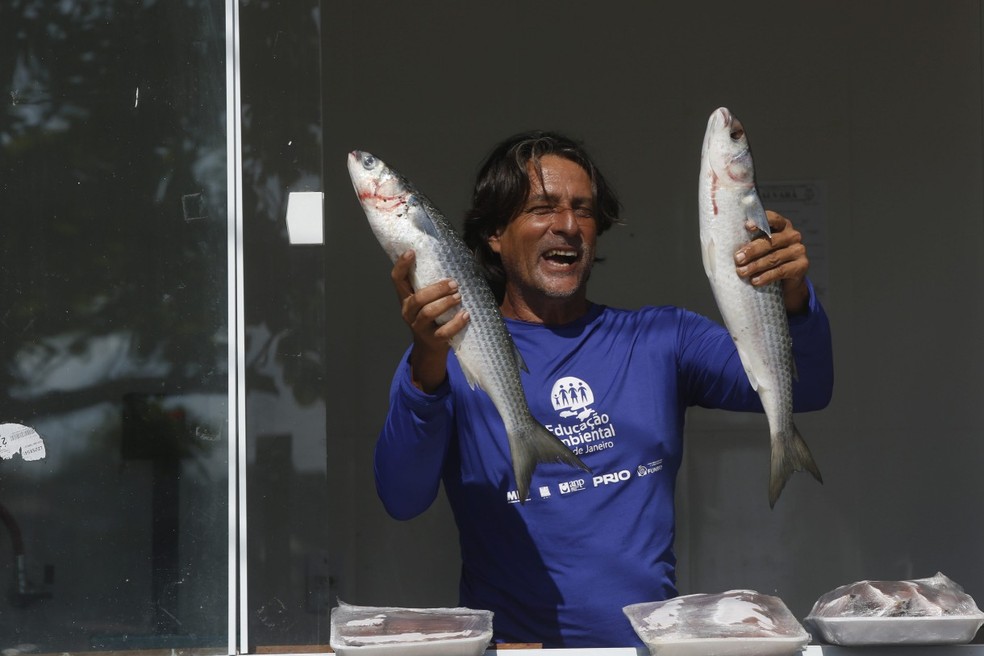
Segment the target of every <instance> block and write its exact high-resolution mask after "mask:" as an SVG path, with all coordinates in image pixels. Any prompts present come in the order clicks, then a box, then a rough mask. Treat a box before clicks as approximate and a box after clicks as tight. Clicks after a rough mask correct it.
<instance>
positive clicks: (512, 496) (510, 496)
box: [506, 490, 530, 503]
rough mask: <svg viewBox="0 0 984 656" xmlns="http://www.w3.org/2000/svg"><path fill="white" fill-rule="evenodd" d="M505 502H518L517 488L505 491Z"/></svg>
mask: <svg viewBox="0 0 984 656" xmlns="http://www.w3.org/2000/svg"><path fill="white" fill-rule="evenodd" d="M526 500H527V501H529V500H530V498H529V497H526ZM506 503H519V490H509V491H508V492H506Z"/></svg>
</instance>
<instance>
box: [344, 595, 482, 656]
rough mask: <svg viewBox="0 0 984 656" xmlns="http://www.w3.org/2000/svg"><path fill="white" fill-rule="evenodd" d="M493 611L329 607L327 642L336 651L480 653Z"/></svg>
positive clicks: (427, 655) (388, 655)
mask: <svg viewBox="0 0 984 656" xmlns="http://www.w3.org/2000/svg"><path fill="white" fill-rule="evenodd" d="M491 639H492V613H491V612H490V611H487V610H473V609H471V608H399V607H383V606H355V605H352V604H347V603H345V602H343V601H341V600H339V602H338V606H336V607H335V608H333V609H332V610H331V638H330V639H329V644H330V645H331V648H332V649H333V650H334V651H335V653H336V654H339V655H340V656H397V655H398V656H479V655H480V654H482V653H484V652H485V649H486V648H487V647H488V645H489V641H490V640H491Z"/></svg>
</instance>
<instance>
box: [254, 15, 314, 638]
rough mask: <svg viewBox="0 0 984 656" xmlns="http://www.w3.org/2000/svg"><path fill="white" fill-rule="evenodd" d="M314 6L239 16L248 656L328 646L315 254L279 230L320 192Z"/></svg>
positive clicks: (285, 228)
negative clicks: (297, 199)
mask: <svg viewBox="0 0 984 656" xmlns="http://www.w3.org/2000/svg"><path fill="white" fill-rule="evenodd" d="M318 8H319V0H279V1H277V0H272V1H271V0H265V1H263V2H250V1H246V2H242V3H241V6H240V50H241V52H242V67H241V72H240V76H241V84H242V104H243V109H242V115H243V137H242V138H243V180H244V183H243V215H244V216H243V221H244V227H243V239H244V245H243V248H244V267H245V285H244V293H245V322H246V325H245V334H246V363H245V366H246V456H247V464H246V476H247V490H246V506H247V522H246V527H247V563H248V566H247V570H248V577H247V578H248V581H247V583H248V585H247V592H248V598H247V604H246V611H245V613H246V618H245V619H246V625H247V628H248V630H247V633H248V640H247V644H248V646H249V648H250V651H253V650H254V649H263V648H266V649H269V648H277V647H280V648H290V647H297V646H302V645H327V644H328V633H329V631H328V609H329V606H330V604H329V600H328V595H329V590H328V587H329V580H328V579H329V576H328V567H327V553H326V549H327V545H328V532H329V527H328V524H329V521H328V518H327V505H328V501H327V480H326V473H325V471H326V452H325V448H326V447H325V445H326V432H327V431H326V409H325V408H326V403H325V397H326V391H325V387H326V372H325V369H326V368H325V358H324V352H325V337H324V336H325V290H326V281H325V259H324V247H323V246H321V245H318V244H305V245H298V244H294V245H291V244H290V243H289V234H288V230H287V225H286V221H285V213H286V210H287V205H288V198H289V194H290V193H292V192H320V191H322V189H323V187H322V161H321V156H322V152H321V79H320V49H321V46H320V29H319V28H320V14H319V10H318Z"/></svg>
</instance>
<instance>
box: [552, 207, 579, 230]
mask: <svg viewBox="0 0 984 656" xmlns="http://www.w3.org/2000/svg"><path fill="white" fill-rule="evenodd" d="M550 229H551V230H552V231H553V232H556V233H558V234H562V235H573V234H576V233H577V231H578V222H577V216H576V215H575V214H574V209H573V208H571V207H564V208H559V209H558V210H557V212H556V213H555V214H554V220H553V222H552V223H551V224H550Z"/></svg>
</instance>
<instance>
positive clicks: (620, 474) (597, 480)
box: [591, 469, 632, 487]
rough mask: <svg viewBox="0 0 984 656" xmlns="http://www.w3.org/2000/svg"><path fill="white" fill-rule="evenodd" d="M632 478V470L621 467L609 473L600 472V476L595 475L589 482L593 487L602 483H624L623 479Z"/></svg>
mask: <svg viewBox="0 0 984 656" xmlns="http://www.w3.org/2000/svg"><path fill="white" fill-rule="evenodd" d="M630 478H632V472H630V471H629V470H628V469H623V470H621V471H617V472H614V473H611V474H602V475H601V476H595V477H594V478H592V479H591V482H592V483H593V484H594V486H595V487H601V486H602V485H613V484H618V483H624V482H625V481H627V480H629V479H630Z"/></svg>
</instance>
